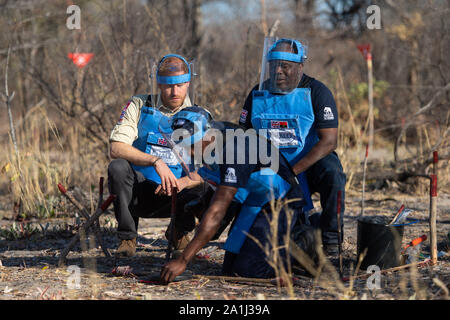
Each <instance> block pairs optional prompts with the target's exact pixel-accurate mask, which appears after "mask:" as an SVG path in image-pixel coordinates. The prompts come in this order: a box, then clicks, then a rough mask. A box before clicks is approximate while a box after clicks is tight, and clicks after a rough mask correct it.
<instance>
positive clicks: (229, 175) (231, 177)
mask: <svg viewBox="0 0 450 320" xmlns="http://www.w3.org/2000/svg"><path fill="white" fill-rule="evenodd" d="M225 182H228V183H237V177H236V172H235V171H234V168H227V171H226V172H225Z"/></svg>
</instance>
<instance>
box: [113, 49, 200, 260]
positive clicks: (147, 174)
mask: <svg viewBox="0 0 450 320" xmlns="http://www.w3.org/2000/svg"><path fill="white" fill-rule="evenodd" d="M156 77H157V82H158V88H159V92H160V94H159V95H157V96H150V95H136V96H133V97H132V98H131V100H130V101H129V102H128V103H127V105H126V106H125V107H124V109H123V110H122V113H121V115H120V118H119V121H118V122H117V124H116V125H115V127H114V128H113V130H112V132H111V136H110V154H111V158H113V159H114V160H113V161H111V163H110V164H109V167H108V186H109V191H110V193H111V194H115V195H116V196H117V197H116V200H115V202H114V213H115V216H116V219H117V222H118V228H117V235H118V238H119V240H120V241H121V242H120V245H119V248H118V250H117V252H116V254H117V255H124V256H133V255H134V254H135V252H136V238H137V235H138V234H137V229H138V223H139V217H143V218H163V217H170V206H171V198H170V195H171V193H172V189H173V188H176V189H177V190H182V191H181V192H179V194H178V196H177V208H178V209H179V210H183V208H184V205H185V204H186V203H188V202H189V201H191V200H194V199H195V198H198V197H199V196H200V194H201V192H202V191H204V189H203V188H200V189H199V188H197V189H195V190H194V189H191V190H189V189H184V186H181V185H180V182H179V181H178V180H177V178H179V177H180V176H179V175H180V172H182V171H181V167H180V166H179V165H178V167H177V166H176V164H177V160H174V157H173V154H171V151H170V149H168V148H164V145H163V146H161V145H156V143H160V142H164V138H162V137H161V138H159V139H157V142H155V145H151V141H150V139H153V138H155V137H159V132H158V125H159V121H160V119H161V117H170V116H172V115H173V114H175V113H176V112H178V111H180V110H181V109H183V108H185V107H187V106H191V101H190V99H189V96H188V88H189V84H190V78H191V71H190V67H189V64H188V63H187V61H186V60H185V59H184V58H183V57H181V56H178V55H167V56H165V57H163V58H162V59H161V61H160V63H159V65H158V71H157V76H156ZM152 98H153V99H154V100H155V101H154V102H153V101H152ZM149 145H151V148H150V150H149V147H148V146H149ZM174 161H175V162H174ZM176 175H178V177H177V176H176ZM181 181H183V180H181ZM194 227H195V218H194V216H193V215H190V214H182V215H179V216H177V219H176V223H175V228H174V230H175V232H174V234H175V235H174V238H173V239H172V240H171V241H172V243H173V244H174V247H175V248H176V249H182V248H183V246H184V245H185V244H186V243H188V242H189V238H188V237H187V233H188V232H189V231H192V230H193V229H194ZM166 237H168V234H167V232H166Z"/></svg>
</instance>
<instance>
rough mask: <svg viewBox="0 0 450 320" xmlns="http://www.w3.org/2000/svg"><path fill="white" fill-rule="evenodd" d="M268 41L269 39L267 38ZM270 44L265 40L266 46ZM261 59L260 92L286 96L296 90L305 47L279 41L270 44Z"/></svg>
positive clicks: (291, 42) (295, 43)
mask: <svg viewBox="0 0 450 320" xmlns="http://www.w3.org/2000/svg"><path fill="white" fill-rule="evenodd" d="M269 39H270V38H269ZM267 43H269V44H270V43H271V41H270V40H266V44H267ZM266 44H265V50H267V52H266V53H265V55H264V56H263V59H262V63H263V65H262V67H261V78H260V86H259V88H260V90H268V91H269V92H271V93H278V94H287V93H289V92H291V91H292V90H294V89H295V88H297V86H298V84H299V82H300V80H301V77H302V74H303V72H302V64H303V62H304V60H305V59H306V47H305V46H304V45H302V44H301V43H300V42H299V41H297V40H291V39H280V40H278V41H276V42H272V44H271V46H270V48H269V49H267V48H266Z"/></svg>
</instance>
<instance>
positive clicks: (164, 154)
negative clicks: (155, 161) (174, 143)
mask: <svg viewBox="0 0 450 320" xmlns="http://www.w3.org/2000/svg"><path fill="white" fill-rule="evenodd" d="M150 154H151V155H152V156H156V157H158V158H161V159H162V160H163V161H164V162H165V163H166V164H167V165H168V166H176V165H177V164H178V159H177V157H176V156H175V154H174V153H173V152H172V150H170V148H166V147H160V146H157V145H152V147H151V149H150Z"/></svg>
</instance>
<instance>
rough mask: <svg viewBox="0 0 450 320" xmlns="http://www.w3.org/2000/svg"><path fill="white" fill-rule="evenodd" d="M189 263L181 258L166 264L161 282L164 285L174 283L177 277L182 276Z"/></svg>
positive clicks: (162, 271)
mask: <svg viewBox="0 0 450 320" xmlns="http://www.w3.org/2000/svg"><path fill="white" fill-rule="evenodd" d="M186 266H187V263H186V261H185V260H184V259H183V258H182V257H179V258H178V259H176V260H172V261H169V262H168V263H166V264H165V265H164V266H163V268H162V270H161V275H160V277H161V281H162V282H163V283H169V282H171V281H173V280H174V279H175V278H176V277H177V276H179V275H180V274H182V273H183V272H184V270H186Z"/></svg>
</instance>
